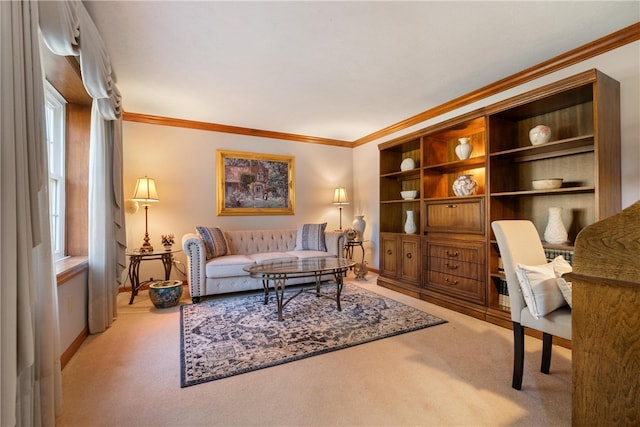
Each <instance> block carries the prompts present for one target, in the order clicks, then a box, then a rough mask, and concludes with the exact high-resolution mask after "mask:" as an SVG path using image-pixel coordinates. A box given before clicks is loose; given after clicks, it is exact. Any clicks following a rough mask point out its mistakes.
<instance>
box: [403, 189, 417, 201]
mask: <svg viewBox="0 0 640 427" xmlns="http://www.w3.org/2000/svg"><path fill="white" fill-rule="evenodd" d="M400 195H401V196H402V198H403V199H405V200H411V199H415V198H416V197H418V192H417V191H416V190H410V191H401V192H400Z"/></svg>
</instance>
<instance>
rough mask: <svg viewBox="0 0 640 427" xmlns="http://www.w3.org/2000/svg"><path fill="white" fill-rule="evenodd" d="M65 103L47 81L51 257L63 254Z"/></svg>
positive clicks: (58, 257)
mask: <svg viewBox="0 0 640 427" xmlns="http://www.w3.org/2000/svg"><path fill="white" fill-rule="evenodd" d="M65 105H66V101H65V99H64V98H63V97H62V95H60V93H58V91H57V90H55V88H54V87H53V86H51V85H50V84H49V83H48V82H47V85H46V89H45V114H46V124H47V126H46V127H47V148H48V157H49V201H50V207H49V210H50V215H51V243H52V249H53V256H54V259H55V260H59V259H61V258H63V257H64V256H65V250H64V248H65V241H64V236H65V173H64V172H65V161H64V160H65V149H64V148H65Z"/></svg>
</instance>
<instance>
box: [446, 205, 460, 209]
mask: <svg viewBox="0 0 640 427" xmlns="http://www.w3.org/2000/svg"><path fill="white" fill-rule="evenodd" d="M447 207H448V208H449V209H451V208H457V207H458V205H447Z"/></svg>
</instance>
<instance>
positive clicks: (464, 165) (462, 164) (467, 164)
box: [424, 156, 486, 173]
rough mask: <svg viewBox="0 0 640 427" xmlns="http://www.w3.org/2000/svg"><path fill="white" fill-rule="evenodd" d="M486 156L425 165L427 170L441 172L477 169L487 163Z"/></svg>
mask: <svg viewBox="0 0 640 427" xmlns="http://www.w3.org/2000/svg"><path fill="white" fill-rule="evenodd" d="M485 160H486V159H485V156H478V157H471V158H470V159H467V160H458V161H455V162H447V163H441V164H437V165H429V166H425V167H424V169H425V171H434V172H440V173H448V172H455V171H459V170H465V169H475V168H478V167H483V166H484V164H485Z"/></svg>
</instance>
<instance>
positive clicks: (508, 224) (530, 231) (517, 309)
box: [491, 220, 571, 390]
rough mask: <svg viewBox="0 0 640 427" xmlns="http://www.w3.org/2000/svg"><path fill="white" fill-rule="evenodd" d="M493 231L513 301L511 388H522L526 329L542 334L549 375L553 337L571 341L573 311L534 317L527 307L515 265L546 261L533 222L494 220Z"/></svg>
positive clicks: (563, 309)
mask: <svg viewBox="0 0 640 427" xmlns="http://www.w3.org/2000/svg"><path fill="white" fill-rule="evenodd" d="M491 228H492V229H493V232H494V234H495V236H496V240H497V242H498V248H499V250H500V256H501V257H502V264H503V266H504V274H505V276H506V280H507V287H508V288H509V297H510V301H511V320H512V322H513V351H514V354H513V382H512V384H511V385H512V387H513V388H515V389H517V390H520V389H521V388H522V373H523V372H522V371H523V367H524V331H525V328H531V329H536V330H538V331H541V332H542V336H543V338H542V364H541V366H540V371H541V372H543V373H545V374H548V373H549V367H550V365H551V348H552V339H553V336H554V335H555V336H558V337H562V338H565V339H567V340H571V309H570V308H569V307H568V306H563V307H560V308H558V309H555V310H553V311H552V312H550V313H548V314H546V315H544V316H542V317H540V318H536V317H534V316H533V315H532V314H531V312H530V310H529V309H528V308H527V305H526V303H525V299H524V297H523V294H522V291H521V289H520V284H519V282H518V277H517V276H516V266H517V264H518V263H520V264H525V265H543V264H546V263H547V259H546V256H545V253H544V248H543V247H542V242H541V241H540V237H539V235H538V231H537V230H536V228H535V226H534V225H533V223H532V222H531V221H526V220H504V221H494V222H492V223H491Z"/></svg>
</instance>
